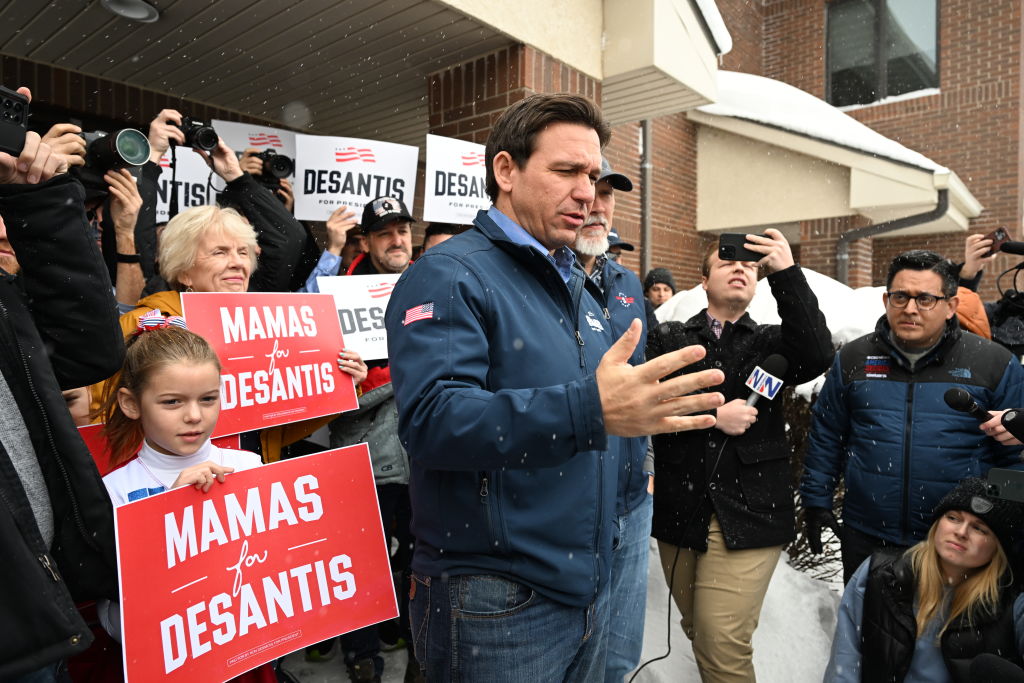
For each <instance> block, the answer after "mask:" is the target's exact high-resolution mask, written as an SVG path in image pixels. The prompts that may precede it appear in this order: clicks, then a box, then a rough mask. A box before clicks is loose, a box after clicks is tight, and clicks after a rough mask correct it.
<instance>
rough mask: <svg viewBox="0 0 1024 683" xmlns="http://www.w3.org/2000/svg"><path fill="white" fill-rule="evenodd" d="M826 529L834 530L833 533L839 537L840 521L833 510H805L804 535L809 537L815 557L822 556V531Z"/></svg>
mask: <svg viewBox="0 0 1024 683" xmlns="http://www.w3.org/2000/svg"><path fill="white" fill-rule="evenodd" d="M824 527H828V528H830V529H832V533H834V534H835V535H836V536H837V537H838V536H839V535H840V531H839V521H838V520H837V519H836V516H835V515H833V514H832V511H831V510H826V509H825V508H805V509H804V533H805V534H806V536H807V543H808V544H809V545H810V546H811V552H812V553H814V554H815V555H820V554H821V531H822V529H823V528H824Z"/></svg>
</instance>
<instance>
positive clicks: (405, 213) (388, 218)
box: [360, 197, 415, 235]
mask: <svg viewBox="0 0 1024 683" xmlns="http://www.w3.org/2000/svg"><path fill="white" fill-rule="evenodd" d="M395 221H409V222H410V223H414V222H415V220H414V219H413V217H412V215H411V214H410V213H409V209H408V207H406V205H405V203H404V202H403V201H402V200H401V199H397V198H395V197H377V198H376V199H374V200H373V201H372V202H370V203H369V204H367V205H366V206H365V207H363V220H362V223H360V227H362V229H363V234H364V235H368V234H370V233H371V232H373V231H374V230H380V229H381V228H383V227H384V226H385V225H387V224H388V223H394V222H395Z"/></svg>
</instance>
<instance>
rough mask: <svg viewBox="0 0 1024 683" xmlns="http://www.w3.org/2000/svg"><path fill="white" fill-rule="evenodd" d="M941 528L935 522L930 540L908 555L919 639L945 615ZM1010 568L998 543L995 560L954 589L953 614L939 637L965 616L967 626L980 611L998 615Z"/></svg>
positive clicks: (950, 612)
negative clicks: (939, 547)
mask: <svg viewBox="0 0 1024 683" xmlns="http://www.w3.org/2000/svg"><path fill="white" fill-rule="evenodd" d="M938 526H939V520H935V522H934V523H933V524H932V526H931V528H930V529H929V530H928V538H926V539H925V540H923V541H921V542H920V543H918V544H917V545H915V546H914V547H912V548H911V549H910V550H908V551H907V553H909V555H910V561H911V564H912V566H913V569H914V576H915V577H916V580H917V617H916V618H917V635H918V637H920V636H921V634H922V633H924V630H925V627H926V626H927V624H928V622H930V621H931V620H932V619H934V618H935V617H936V616H938V614H939V613H940V612H941V610H942V601H943V597H944V596H945V586H946V579H945V576H944V575H943V573H942V565H941V564H940V563H939V554H938V552H937V551H936V550H935V530H936V529H937V528H938ZM1009 566H1010V562H1009V560H1008V559H1007V557H1006V553H1005V552H1004V551H1003V546H1002V544H1000V543H999V540H998V539H996V552H995V555H993V556H992V560H991V561H990V562H989V563H988V564H987V565H985V566H984V567H979V568H978V569H976V570H974V571H973V572H971V573H970V574H969V575H968V576H967V578H966V579H965V580H964V581H963V582H962V583H960V584H959V585H957V586H955V587H954V588H953V598H952V600H951V601H950V604H949V614H948V615H947V616H946V621H945V623H944V624H943V625H942V629H941V630H940V631H939V633H938V635H939V637H941V636H942V634H943V633H944V632H945V631H946V629H947V628H948V627H949V625H950V624H952V623H953V621H954V620H955V619H956V618H957V617H959V616H960V615H961V614H964V615H966V617H967V622H968V623H970V622H971V621H972V620H973V619H974V617H975V615H976V614H977V613H978V610H981V609H986V610H988V611H990V612H995V609H996V606H997V604H998V602H999V591H1000V588H1001V586H1000V584H999V581H1000V579H1002V577H1003V574H1004V573H1006V571H1007V569H1008V568H1009Z"/></svg>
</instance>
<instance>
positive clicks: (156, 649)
mask: <svg viewBox="0 0 1024 683" xmlns="http://www.w3.org/2000/svg"><path fill="white" fill-rule="evenodd" d="M115 515H116V523H117V558H118V567H119V570H120V573H119V575H120V586H121V633H122V644H123V653H124V670H125V677H126V680H128V681H155V680H166V681H172V682H173V681H183V682H187V683H199V682H201V681H226V680H228V679H230V678H232V677H234V676H238V675H239V674H241V673H243V672H245V671H248V670H249V669H253V668H255V667H257V666H259V665H261V664H263V663H265V662H269V661H271V660H273V659H276V658H278V657H282V656H284V655H286V654H288V653H290V652H294V651H295V650H298V649H300V648H302V647H305V646H306V645H311V644H313V643H317V642H320V641H322V640H326V639H327V638H331V637H333V636H336V635H339V634H341V633H347V632H348V631H352V630H355V629H358V628H363V627H364V626H368V625H370V624H374V623H377V622H380V621H383V620H385V619H392V618H394V617H396V616H398V604H397V602H396V600H395V591H394V584H393V583H392V577H391V566H390V563H389V557H388V550H387V546H386V545H385V542H384V532H383V529H382V527H381V521H380V512H379V510H378V506H377V491H376V488H375V487H374V482H373V471H372V469H371V467H370V454H369V450H368V448H367V446H366V444H359V445H357V446H349V447H347V448H339V449H337V450H332V451H326V452H323V453H317V454H315V455H307V456H304V457H301V458H293V459H290V460H283V461H281V462H277V463H274V464H272V465H264V466H263V467H257V468H254V469H251V470H245V471H243V472H237V473H235V474H229V475H228V476H227V478H226V481H225V482H224V483H223V484H216V485H214V486H213V488H211V490H210V492H209V493H208V494H204V493H201V492H199V491H196V490H195V488H193V487H184V488H179V489H175V490H173V491H168V492H166V493H161V494H159V495H156V496H150V497H149V498H143V499H141V500H138V501H136V502H134V503H129V504H127V505H122V506H121V507H119V508H117V509H116V511H115Z"/></svg>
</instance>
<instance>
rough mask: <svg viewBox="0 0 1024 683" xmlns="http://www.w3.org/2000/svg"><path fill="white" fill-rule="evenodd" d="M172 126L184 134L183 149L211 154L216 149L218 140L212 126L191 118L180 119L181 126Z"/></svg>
mask: <svg viewBox="0 0 1024 683" xmlns="http://www.w3.org/2000/svg"><path fill="white" fill-rule="evenodd" d="M174 125H175V127H177V128H178V129H179V130H181V132H182V133H184V134H185V147H191V148H192V149H201V150H203V151H204V152H212V151H213V150H215V149H216V148H217V141H218V140H219V138H218V137H217V131H215V130H214V129H213V126H210V125H208V124H206V123H204V122H203V121H200V120H198V119H194V118H192V117H191V116H183V117H181V125H180V126H179V125H177V124H174ZM172 144H173V141H172Z"/></svg>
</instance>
